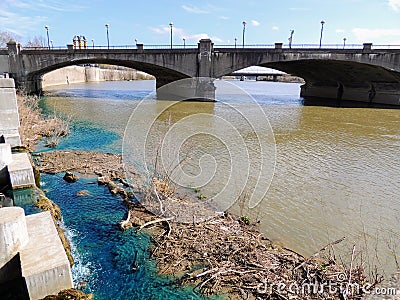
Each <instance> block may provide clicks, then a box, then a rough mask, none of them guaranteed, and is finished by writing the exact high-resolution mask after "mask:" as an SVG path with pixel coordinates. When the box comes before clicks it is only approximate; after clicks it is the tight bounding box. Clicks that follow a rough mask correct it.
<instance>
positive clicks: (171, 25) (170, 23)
mask: <svg viewBox="0 0 400 300" xmlns="http://www.w3.org/2000/svg"><path fill="white" fill-rule="evenodd" d="M169 27H171V49H172V27H174V23H172V22H169Z"/></svg>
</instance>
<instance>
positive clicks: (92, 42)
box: [92, 39, 94, 49]
mask: <svg viewBox="0 0 400 300" xmlns="http://www.w3.org/2000/svg"><path fill="white" fill-rule="evenodd" d="M92 48H93V49H94V39H92Z"/></svg>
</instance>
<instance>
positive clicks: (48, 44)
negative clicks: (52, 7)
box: [44, 25, 50, 50]
mask: <svg viewBox="0 0 400 300" xmlns="http://www.w3.org/2000/svg"><path fill="white" fill-rule="evenodd" d="M44 28H46V32H47V47H48V48H49V50H50V38H49V26H47V25H46V26H44Z"/></svg>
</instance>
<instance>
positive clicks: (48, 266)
mask: <svg viewBox="0 0 400 300" xmlns="http://www.w3.org/2000/svg"><path fill="white" fill-rule="evenodd" d="M26 224H27V228H28V234H29V239H30V240H29V243H28V245H26V247H25V248H24V249H23V250H22V251H21V252H20V255H21V267H22V275H23V276H24V277H25V281H26V285H27V287H28V291H29V296H30V298H31V299H42V298H44V297H45V296H47V295H54V294H57V293H58V292H59V291H60V290H62V289H68V288H72V287H73V282H72V274H71V268H70V266H69V262H68V258H67V255H66V254H65V251H64V248H63V245H62V244H61V240H60V238H59V236H58V233H57V230H56V227H55V225H54V222H53V219H52V217H51V215H50V212H43V213H39V214H34V215H30V216H27V217H26Z"/></svg>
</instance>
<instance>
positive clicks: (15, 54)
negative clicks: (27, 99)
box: [7, 40, 42, 94]
mask: <svg viewBox="0 0 400 300" xmlns="http://www.w3.org/2000/svg"><path fill="white" fill-rule="evenodd" d="M7 49H8V60H9V73H10V77H11V78H13V79H14V81H15V86H16V87H17V88H20V89H22V90H24V91H25V92H26V93H28V94H32V93H41V92H42V78H41V76H33V77H30V78H28V76H26V75H25V72H24V70H25V67H24V62H23V61H22V55H21V45H20V44H19V43H17V42H15V41H14V40H10V41H9V42H8V43H7Z"/></svg>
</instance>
